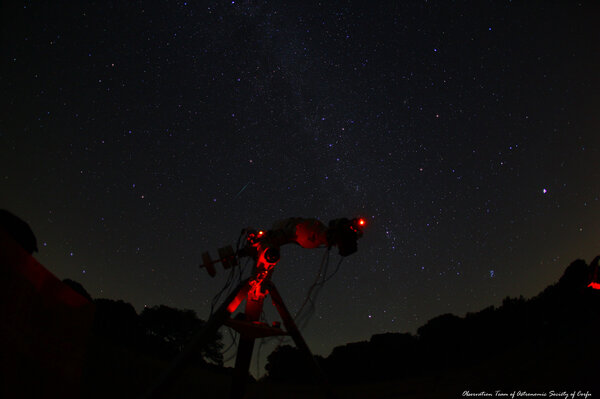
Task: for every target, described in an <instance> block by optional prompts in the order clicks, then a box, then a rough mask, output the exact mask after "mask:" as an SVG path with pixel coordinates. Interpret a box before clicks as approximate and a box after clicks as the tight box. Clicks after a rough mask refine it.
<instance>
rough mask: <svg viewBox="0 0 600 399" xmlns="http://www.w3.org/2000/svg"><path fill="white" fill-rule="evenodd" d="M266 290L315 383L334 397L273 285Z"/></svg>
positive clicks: (325, 378)
mask: <svg viewBox="0 0 600 399" xmlns="http://www.w3.org/2000/svg"><path fill="white" fill-rule="evenodd" d="M268 290H269V294H271V298H272V299H273V304H274V305H275V308H277V311H278V312H279V315H280V316H281V318H282V321H283V325H284V326H285V329H286V330H287V332H288V334H290V336H291V337H292V339H293V340H294V343H295V344H296V347H297V348H298V349H300V351H301V352H302V353H304V354H305V356H306V358H307V360H308V362H309V364H310V365H311V367H312V369H313V372H314V375H315V378H316V379H317V382H318V383H319V384H320V385H321V386H322V387H323V389H324V391H325V393H326V394H327V396H329V397H334V395H333V393H332V392H331V390H330V388H329V384H328V381H327V377H326V376H325V373H323V370H322V369H321V366H319V363H317V360H316V359H315V357H314V356H313V354H312V353H311V351H310V349H309V347H308V345H306V342H305V341H304V338H302V335H301V334H300V331H299V330H298V327H297V326H296V323H295V322H294V319H293V317H292V315H291V314H290V312H289V311H288V309H287V307H286V306H285V304H284V303H283V299H282V298H281V295H279V291H277V288H275V284H273V283H270V284H269V286H268Z"/></svg>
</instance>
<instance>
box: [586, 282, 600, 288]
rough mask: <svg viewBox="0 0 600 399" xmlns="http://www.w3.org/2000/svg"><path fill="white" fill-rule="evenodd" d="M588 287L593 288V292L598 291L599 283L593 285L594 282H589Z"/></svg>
mask: <svg viewBox="0 0 600 399" xmlns="http://www.w3.org/2000/svg"><path fill="white" fill-rule="evenodd" d="M588 287H591V288H593V289H595V290H600V283H594V282H591V283H590V284H589V285H588Z"/></svg>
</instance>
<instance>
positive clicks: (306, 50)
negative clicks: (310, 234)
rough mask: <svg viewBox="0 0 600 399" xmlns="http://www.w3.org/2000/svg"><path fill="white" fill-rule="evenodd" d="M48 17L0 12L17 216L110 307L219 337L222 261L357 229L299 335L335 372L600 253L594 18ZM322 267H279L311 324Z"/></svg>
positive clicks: (555, 5) (311, 256)
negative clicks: (204, 327) (159, 310)
mask: <svg viewBox="0 0 600 399" xmlns="http://www.w3.org/2000/svg"><path fill="white" fill-rule="evenodd" d="M6 3H9V4H6ZM42 3H44V4H39V3H38V2H29V1H13V2H3V5H2V8H1V10H0V11H1V17H0V18H1V23H2V28H1V29H2V41H1V46H0V47H1V56H2V59H1V63H0V65H1V70H0V105H1V106H0V208H4V209H8V210H10V211H11V212H13V213H15V214H16V215H18V216H20V217H21V218H23V219H24V220H26V221H27V222H28V223H29V224H30V225H31V227H32V229H33V231H34V232H35V233H36V236H37V238H38V246H39V248H40V251H39V253H38V254H36V255H35V256H36V257H37V259H38V260H39V261H40V262H41V263H42V264H44V265H45V266H46V267H47V268H48V269H49V270H50V271H51V272H53V273H54V274H55V275H57V276H58V277H59V278H61V279H63V278H71V279H74V280H76V281H79V282H80V283H82V284H83V285H84V287H85V288H86V289H87V290H88V291H89V293H90V294H91V295H92V296H93V297H95V298H99V297H106V298H112V299H123V300H125V301H127V302H130V303H132V304H133V305H134V306H135V307H136V309H137V310H138V311H141V310H142V309H143V308H144V306H153V305H158V304H165V305H168V306H172V307H177V308H189V309H194V310H196V311H197V313H198V315H199V317H200V318H203V319H206V318H207V317H208V314H209V311H210V302H211V299H212V298H213V296H214V295H215V294H216V293H217V292H218V291H219V290H220V289H221V287H222V286H223V284H224V283H225V280H226V277H227V272H225V271H224V270H223V269H222V268H221V266H218V267H217V271H218V274H217V277H216V278H214V279H211V278H210V277H209V276H208V274H207V273H206V272H205V271H204V270H200V269H199V268H198V265H199V263H200V261H201V253H202V252H203V251H210V252H211V255H212V256H213V258H214V257H216V255H217V248H219V247H222V246H224V245H228V244H235V242H236V240H237V238H238V235H239V233H240V230H241V229H242V228H244V227H254V228H257V229H258V228H261V229H268V228H270V227H271V226H272V224H273V223H274V222H275V221H278V220H281V219H285V218H288V217H294V216H302V217H316V218H318V219H320V220H322V221H323V222H325V223H327V222H328V221H329V220H330V219H334V218H338V217H356V216H362V217H365V218H367V220H368V226H367V228H366V229H365V234H364V237H363V238H362V239H361V240H360V241H359V243H358V244H359V249H358V252H357V253H355V254H353V255H351V256H349V257H347V258H345V259H344V261H343V262H342V264H341V267H340V270H339V272H338V273H337V274H336V275H335V276H334V277H333V278H332V279H331V280H330V281H329V282H328V283H327V284H326V286H325V288H324V289H323V290H322V291H321V294H320V296H319V297H318V301H317V303H316V310H315V313H314V315H313V316H312V318H311V319H310V323H309V324H308V325H307V326H306V328H305V329H304V330H303V334H304V336H305V338H306V339H307V342H308V344H309V346H311V348H312V349H313V351H314V352H315V353H317V354H321V355H325V356H326V355H328V354H329V353H330V351H331V349H332V348H333V347H334V346H337V345H342V344H345V343H347V342H351V341H358V340H365V339H368V338H369V337H370V336H371V335H372V334H377V333H383V332H415V331H416V329H417V328H418V327H419V326H421V325H423V324H424V323H425V322H427V320H429V319H431V318H432V317H434V316H437V315H440V314H443V313H455V314H457V315H459V316H463V315H464V314H465V313H466V312H474V311H478V310H481V309H483V308H485V307H487V306H490V305H496V306H497V305H500V304H501V302H502V299H503V298H505V297H506V296H519V295H521V294H522V295H524V296H525V297H531V296H533V295H535V294H537V293H538V292H539V291H541V290H542V289H543V288H544V287H546V286H547V285H548V284H551V283H553V282H555V281H557V280H558V278H559V277H560V275H561V274H562V271H563V270H564V268H565V267H566V266H567V265H568V263H570V262H571V261H572V260H574V259H576V258H583V259H586V260H587V261H590V260H591V259H592V258H593V257H594V256H595V255H597V254H599V253H600V134H599V128H600V111H599V110H600V74H599V72H598V71H600V45H599V43H600V41H599V39H600V29H599V24H598V23H597V20H596V18H597V15H599V14H598V13H599V11H600V7H598V3H595V2H580V3H578V2H576V1H554V2H548V1H530V2H523V1H512V2H511V1H472V2H460V1H458V2H454V1H452V2H451V1H440V2H432V1H406V2H391V1H381V2H376V1H371V2H326V1H324V2H322V3H316V2H308V1H296V2H291V1H271V2H265V1H235V2H234V1H227V2H195V1H188V2H184V1H153V2H141V1H136V2H129V1H123V2H111V1H98V2H89V1H77V2H58V3H57V2H42ZM594 3H595V4H594ZM325 251H326V250H325V249H316V250H308V249H302V248H300V247H297V246H293V245H289V246H286V247H283V248H282V259H281V261H280V263H279V264H278V265H277V268H276V271H275V274H274V276H273V281H274V282H275V283H276V284H277V286H278V287H279V291H280V292H281V294H282V295H283V298H284V300H285V301H286V303H287V305H288V307H289V308H290V310H291V311H292V312H293V313H294V312H295V311H296V310H297V309H298V308H299V306H300V305H301V303H302V302H303V300H304V298H305V296H306V293H307V290H308V288H309V287H310V285H311V284H312V282H313V281H314V279H315V275H316V273H317V270H318V268H319V263H320V261H321V259H322V257H323V254H324V253H325ZM338 259H339V255H338V254H337V251H335V250H332V251H331V257H330V269H329V270H330V272H331V271H332V269H333V268H334V266H335V264H336V263H337V262H338ZM268 314H270V313H268ZM269 318H270V320H273V319H272V318H271V317H270V316H269ZM490 344H493V343H490ZM262 350H263V351H265V353H267V354H268V353H269V352H270V351H271V350H272V346H271V347H270V348H266V347H263V349H262Z"/></svg>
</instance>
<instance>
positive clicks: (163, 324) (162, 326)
mask: <svg viewBox="0 0 600 399" xmlns="http://www.w3.org/2000/svg"><path fill="white" fill-rule="evenodd" d="M140 321H141V324H142V327H143V329H144V332H145V335H146V343H147V345H148V346H149V348H150V350H151V351H153V352H154V353H155V354H157V355H160V356H163V357H173V356H174V355H176V354H177V353H179V352H180V351H181V350H183V349H184V348H185V346H186V344H187V343H188V342H189V340H190V339H191V337H192V335H193V334H194V332H195V331H196V330H197V329H198V328H200V327H201V326H202V325H203V324H204V321H202V320H200V319H198V316H197V315H196V312H194V311H193V310H189V309H185V310H181V309H175V308H171V307H168V306H165V305H160V306H154V307H151V308H145V309H144V310H143V311H142V313H141V314H140ZM221 339H222V336H221V334H220V333H219V332H217V333H216V334H215V335H214V337H213V338H212V339H211V340H210V341H209V342H207V343H206V344H205V345H204V346H203V347H202V348H201V349H200V356H201V358H199V359H202V358H203V359H205V360H208V361H211V362H213V363H215V364H218V365H222V364H223V354H222V353H221V350H222V349H223V343H222V342H221Z"/></svg>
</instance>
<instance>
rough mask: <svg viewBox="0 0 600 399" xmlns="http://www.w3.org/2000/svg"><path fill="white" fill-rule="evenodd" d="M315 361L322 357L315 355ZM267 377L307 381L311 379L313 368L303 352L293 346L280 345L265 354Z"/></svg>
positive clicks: (320, 359) (320, 361)
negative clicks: (267, 354)
mask: <svg viewBox="0 0 600 399" xmlns="http://www.w3.org/2000/svg"><path fill="white" fill-rule="evenodd" d="M317 362H319V363H321V364H322V363H323V358H322V357H321V356H317ZM265 369H266V370H267V373H268V374H267V377H268V379H271V380H273V381H280V382H293V383H307V382H311V381H313V377H314V375H313V369H312V368H311V366H310V364H309V363H308V360H307V358H306V356H305V354H304V353H302V352H301V351H300V350H299V349H298V348H296V347H295V346H290V345H282V346H278V347H277V348H275V350H274V351H273V352H271V354H270V355H269V356H267V364H266V366H265Z"/></svg>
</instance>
